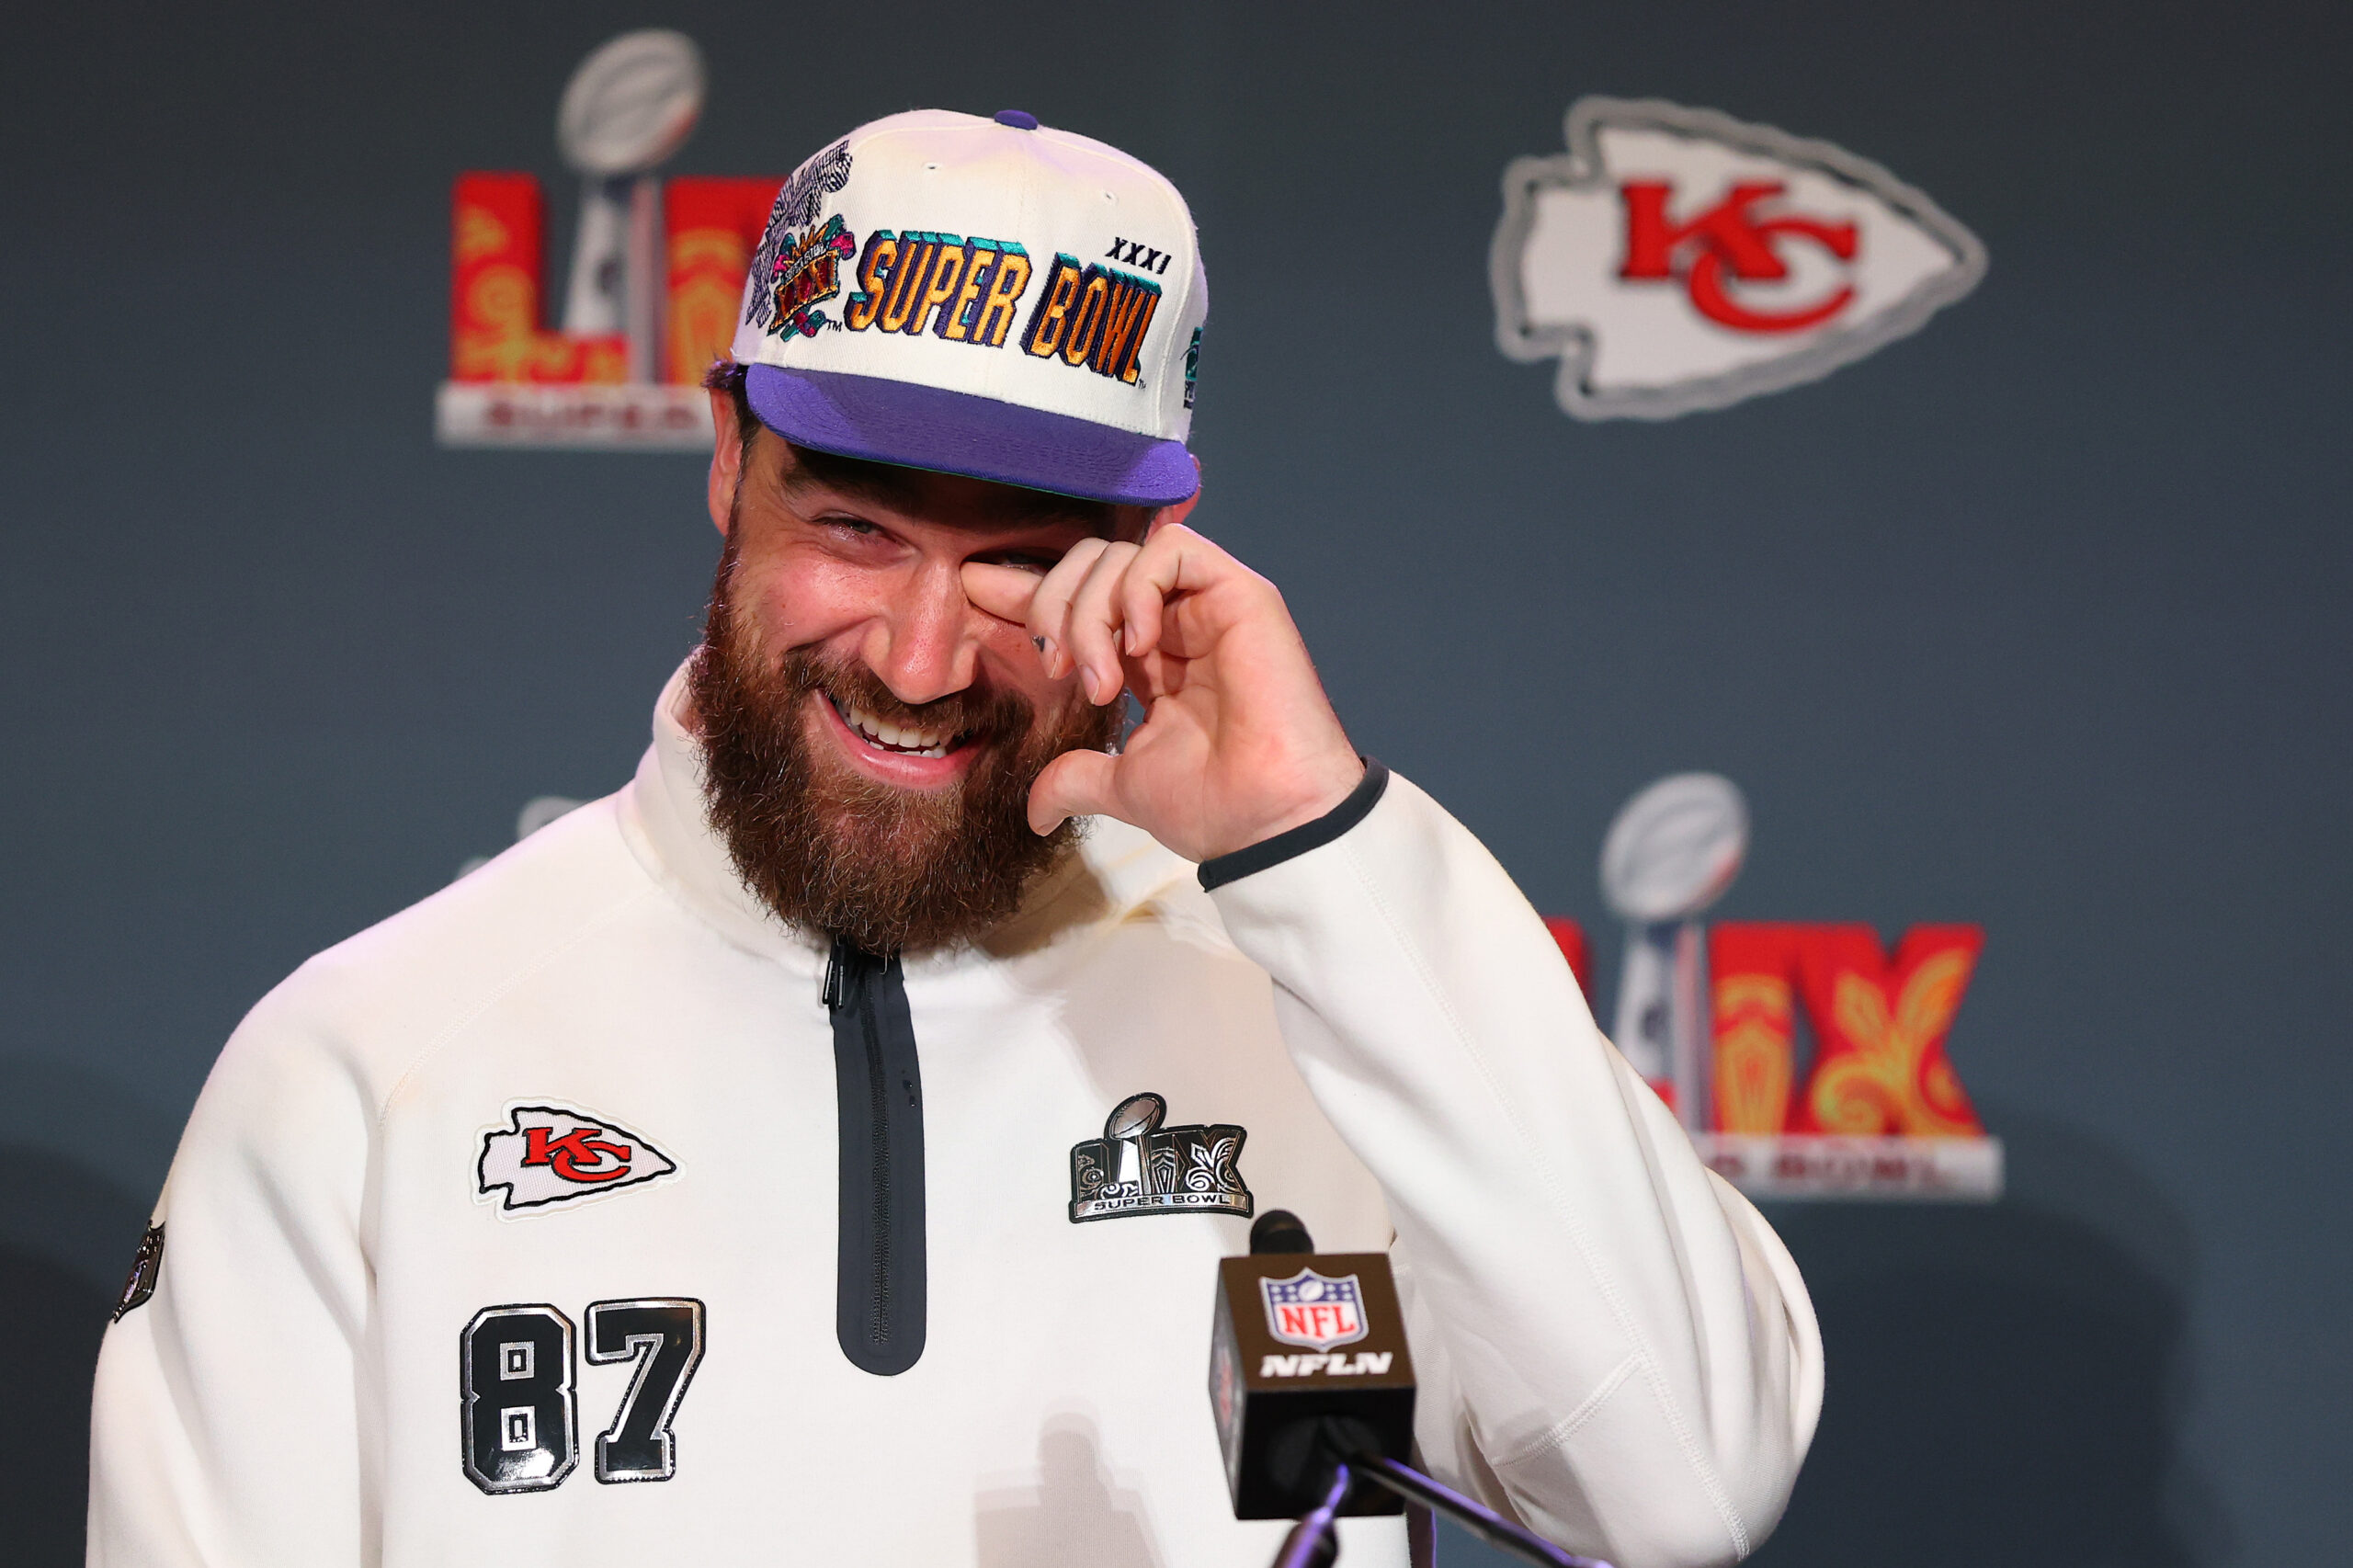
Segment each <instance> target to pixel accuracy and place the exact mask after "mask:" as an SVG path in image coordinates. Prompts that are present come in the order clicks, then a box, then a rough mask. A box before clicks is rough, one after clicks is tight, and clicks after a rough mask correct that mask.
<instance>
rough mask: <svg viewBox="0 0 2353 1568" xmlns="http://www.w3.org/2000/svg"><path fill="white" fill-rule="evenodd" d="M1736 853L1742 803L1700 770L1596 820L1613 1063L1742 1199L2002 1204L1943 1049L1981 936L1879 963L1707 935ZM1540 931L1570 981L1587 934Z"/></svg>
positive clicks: (1799, 929) (1800, 934)
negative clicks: (1645, 1086)
mask: <svg viewBox="0 0 2353 1568" xmlns="http://www.w3.org/2000/svg"><path fill="white" fill-rule="evenodd" d="M1747 848H1748V809H1747V806H1746V804H1745V801H1743V800H1742V798H1741V794H1740V791H1739V790H1737V789H1735V788H1734V787H1733V783H1732V781H1731V780H1730V779H1727V778H1721V777H1719V776H1717V775H1715V774H1711V773H1679V774H1676V775H1674V776H1672V777H1670V778H1662V779H1660V780H1659V781H1658V782H1656V783H1655V784H1653V785H1651V786H1650V787H1649V788H1648V789H1645V790H1642V791H1641V792H1639V793H1638V794H1636V795H1635V796H1634V798H1633V799H1631V801H1627V802H1626V804H1625V807H1624V808H1623V809H1622V810H1621V811H1620V812H1619V813H1618V817H1617V820H1616V821H1615V822H1613V823H1612V824H1610V827H1609V834H1608V839H1607V840H1606V841H1605V843H1604V844H1603V846H1602V851H1601V886H1602V893H1603V896H1604V897H1605V898H1607V899H1608V903H1609V906H1610V908H1611V910H1612V911H1613V912H1615V913H1616V914H1617V915H1619V917H1620V918H1621V919H1622V920H1624V921H1625V922H1626V948H1625V961H1624V966H1623V968H1622V969H1621V971H1620V977H1619V983H1618V1005H1617V1008H1616V1017H1615V1020H1614V1023H1613V1026H1612V1028H1611V1029H1610V1036H1611V1039H1612V1040H1614V1041H1615V1043H1616V1044H1617V1046H1618V1048H1619V1050H1620V1051H1621V1052H1623V1053H1624V1055H1625V1057H1626V1060H1627V1062H1629V1063H1630V1064H1631V1066H1632V1067H1633V1068H1634V1070H1635V1071H1636V1072H1638V1073H1640V1074H1642V1075H1643V1078H1644V1079H1645V1080H1646V1081H1648V1082H1649V1084H1650V1085H1651V1086H1652V1087H1653V1088H1654V1089H1655V1090H1656V1091H1657V1092H1658V1096H1659V1097H1660V1098H1661V1099H1663V1100H1665V1102H1666V1104H1667V1107H1668V1108H1670V1109H1671V1110H1673V1111H1674V1113H1675V1115H1676V1119H1677V1120H1679V1121H1680V1122H1682V1124H1683V1126H1684V1128H1685V1129H1686V1130H1687V1131H1688V1132H1689V1133H1690V1134H1691V1140H1692V1142H1694V1143H1695V1144H1697V1145H1698V1147H1699V1153H1700V1154H1701V1156H1702V1157H1703V1158H1705V1159H1706V1160H1707V1161H1708V1163H1709V1164H1710V1165H1711V1166H1712V1167H1713V1168H1714V1169H1715V1170H1716V1171H1717V1172H1718V1173H1719V1174H1720V1175H1722V1176H1724V1177H1725V1178H1726V1179H1728V1180H1730V1181H1731V1182H1733V1184H1734V1185H1735V1186H1737V1187H1740V1188H1741V1189H1742V1190H1743V1191H1745V1192H1747V1193H1749V1194H1750V1195H1751V1196H1753V1197H1758V1198H1911V1199H1966V1200H1984V1199H1993V1198H1997V1197H1999V1196H2000V1194H2001V1188H2002V1144H2001V1141H2000V1140H1999V1139H1996V1138H1993V1137H1990V1136H1988V1135H1987V1133H1986V1131H1985V1129H1984V1125H1983V1124H1982V1123H1980V1122H1979V1120H1978V1119H1977V1113H1976V1111H1975V1109H1974V1108H1972V1106H1971V1104H1970V1100H1969V1096H1968V1094H1967V1092H1966V1091H1965V1090H1964V1089H1963V1088H1962V1087H1961V1077H1960V1074H1958V1073H1957V1072H1956V1071H1955V1069H1954V1067H1953V1064H1952V1060H1951V1058H1950V1056H1949V1055H1948V1054H1947V1051H1946V1049H1945V1041H1946V1037H1947V1036H1948V1035H1949V1033H1950V1032H1951V1030H1952V1026H1953V1019H1954V1017H1955V1016H1956V1015H1957V1014H1958V1013H1959V1012H1960V1010H1961V997H1962V995H1963V994H1965V993H1966V992H1967V990H1968V988H1969V981H1970V976H1971V975H1972V973H1973V972H1974V971H1975V970H1976V966H1977V955H1978V952H1979V950H1980V949H1982V948H1983V947H1984V943H1985V933H1984V930H1983V929H1982V928H1980V927H1978V926H1913V927H1912V928H1911V929H1909V930H1908V931H1905V932H1904V935H1903V936H1902V937H1900V938H1899V939H1898V940H1897V941H1896V943H1895V945H1894V947H1893V949H1892V950H1891V949H1889V948H1887V947H1886V946H1884V945H1883V944H1882V943H1881V940H1880V937H1879V933H1878V932H1876V931H1875V930H1873V929H1872V928H1871V927H1870V926H1863V925H1856V924H1848V923H1836V924H1811V923H1809V924H1797V923H1790V922H1772V923H1750V922H1732V921H1722V922H1718V923H1716V924H1715V925H1713V926H1707V925H1703V924H1702V923H1701V921H1700V918H1699V917H1700V916H1701V915H1703V914H1705V913H1706V912H1707V911H1708V909H1709V908H1710V907H1711V906H1712V905H1713V904H1714V903H1715V902H1716V901H1717V900H1718V899H1720V898H1722V896H1723V895H1724V893H1725V892H1727V891H1728V890H1729V889H1730V888H1731V887H1732V884H1733V879H1734V878H1735V877H1737V876H1738V875H1739V872H1740V867H1741V862H1742V860H1743V859H1744V858H1745V856H1746V853H1747ZM1545 924H1546V926H1550V927H1551V928H1552V935H1553V939H1554V940H1555V941H1557V942H1558V943H1559V944H1560V947H1561V949H1562V951H1563V954H1564V955H1565V956H1566V957H1567V959H1568V960H1569V966H1570V968H1571V969H1572V970H1574V971H1575V972H1576V975H1577V979H1578V983H1580V984H1581V985H1582V984H1585V983H1586V973H1587V964H1586V943H1585V934H1584V932H1583V931H1582V930H1580V929H1579V928H1578V926H1577V925H1576V923H1575V922H1574V921H1573V920H1567V919H1562V918H1557V917H1550V918H1547V919H1546V921H1545Z"/></svg>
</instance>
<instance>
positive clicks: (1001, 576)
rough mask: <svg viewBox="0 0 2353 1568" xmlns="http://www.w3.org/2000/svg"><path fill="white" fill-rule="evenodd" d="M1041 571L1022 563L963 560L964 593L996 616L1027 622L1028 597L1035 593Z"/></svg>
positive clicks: (1041, 578) (1040, 581) (1035, 594)
mask: <svg viewBox="0 0 2353 1568" xmlns="http://www.w3.org/2000/svg"><path fill="white" fill-rule="evenodd" d="M1044 581H1045V577H1044V575H1043V574H1040V573H1038V572H1033V571H1030V570H1029V568H1027V567H1022V566H999V565H995V564H991V563H988V562H979V561H967V562H964V597H966V598H968V599H970V600H972V602H973V603H974V604H976V605H978V606H980V607H981V608H983V609H984V610H986V611H988V613H989V614H991V615H993V616H995V617H996V618H997V619H999V620H1011V621H1018V622H1021V623H1023V624H1027V623H1028V621H1029V601H1030V600H1031V599H1034V598H1036V597H1038V585H1040V583H1042V582H1044Z"/></svg>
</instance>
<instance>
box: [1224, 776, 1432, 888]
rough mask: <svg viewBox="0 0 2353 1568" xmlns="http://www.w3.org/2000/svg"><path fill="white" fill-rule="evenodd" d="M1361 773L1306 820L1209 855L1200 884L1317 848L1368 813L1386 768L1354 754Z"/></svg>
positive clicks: (1384, 783) (1382, 786)
mask: <svg viewBox="0 0 2353 1568" xmlns="http://www.w3.org/2000/svg"><path fill="white" fill-rule="evenodd" d="M1357 760H1358V764H1359V765H1360V766H1361V767H1362V768H1363V770H1364V772H1363V776H1362V777H1361V778H1358V780H1357V783H1356V787H1355V788H1354V789H1352V790H1349V791H1348V793H1347V796H1345V797H1344V798H1343V799H1342V800H1341V801H1340V802H1339V803H1338V804H1337V805H1336V806H1333V807H1332V808H1331V809H1329V810H1328V811H1325V812H1322V813H1320V814H1318V815H1316V816H1314V817H1312V818H1310V819H1309V820H1307V821H1305V822H1302V823H1300V824H1296V825H1294V826H1290V827H1287V828H1283V829H1281V830H1280V831H1278V832H1276V833H1273V834H1270V835H1267V836H1266V837H1264V838H1262V839H1260V840H1258V841H1257V842H1256V843H1255V844H1251V845H1247V846H1245V847H1243V848H1240V849H1236V850H1233V852H1231V853H1229V854H1224V855H1217V856H1212V857H1211V858H1209V859H1206V860H1203V861H1202V862H1201V867H1200V872H1199V875H1200V880H1201V886H1202V887H1203V888H1205V889H1208V890H1210V891H1212V892H1214V891H1215V890H1216V889H1218V888H1222V887H1223V886H1225V885H1226V884H1227V883H1228V882H1233V881H1240V880H1241V879H1242V878H1244V877H1247V876H1250V875H1253V874H1254V873H1256V872H1258V871H1264V870H1267V869H1269V868H1271V867H1275V866H1279V865H1281V864H1282V863H1283V862H1284V861H1286V860H1290V859H1295V858H1298V857H1300V856H1302V855H1304V854H1306V853H1307V852H1308V851H1309V850H1311V849H1320V848H1322V847H1323V846H1324V845H1326V844H1329V843H1331V842H1332V841H1333V840H1334V839H1336V838H1338V837H1339V836H1340V835H1342V834H1345V833H1347V831H1348V830H1349V829H1350V828H1352V827H1354V826H1356V825H1357V824H1358V823H1360V822H1362V821H1364V819H1365V818H1366V817H1368V816H1370V814H1371V813H1372V808H1373V807H1375V806H1377V805H1379V804H1380V803H1381V793H1382V791H1383V790H1387V789H1388V788H1389V769H1388V768H1387V767H1383V766H1382V765H1381V763H1379V762H1378V761H1376V760H1374V759H1373V758H1371V757H1369V756H1366V757H1358V759H1357Z"/></svg>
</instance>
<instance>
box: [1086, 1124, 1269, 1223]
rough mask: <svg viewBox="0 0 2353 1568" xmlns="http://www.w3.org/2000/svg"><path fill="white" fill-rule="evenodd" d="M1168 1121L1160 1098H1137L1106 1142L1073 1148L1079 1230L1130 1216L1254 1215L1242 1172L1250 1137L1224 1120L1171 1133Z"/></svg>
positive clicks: (1106, 1133) (1108, 1130)
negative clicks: (1088, 1223)
mask: <svg viewBox="0 0 2353 1568" xmlns="http://www.w3.org/2000/svg"><path fill="white" fill-rule="evenodd" d="M1167 1115H1168V1102H1167V1101H1166V1100H1164V1099H1162V1098H1161V1097H1160V1096H1158V1095H1131V1096H1128V1097H1127V1098H1126V1099H1124V1100H1121V1101H1120V1103H1119V1105H1118V1106H1116V1107H1115V1108H1113V1109H1112V1111H1111V1116H1110V1119H1108V1121H1106V1122H1105V1123H1104V1124H1103V1136H1102V1137H1100V1138H1090V1139H1088V1140H1087V1141H1086V1142H1084V1143H1080V1144H1078V1145H1076V1146H1075V1147H1074V1148H1073V1149H1072V1150H1071V1152H1070V1218H1071V1222H1072V1223H1073V1224H1079V1223H1082V1222H1084V1221H1088V1220H1116V1219H1120V1218H1122V1217H1124V1216H1127V1215H1131V1214H1198V1213H1210V1214H1239V1215H1240V1216H1242V1217H1243V1218H1244V1219H1245V1220H1246V1219H1248V1218H1249V1217H1250V1210H1251V1197H1250V1189H1249V1188H1248V1187H1245V1186H1244V1185H1243V1181H1242V1171H1241V1168H1240V1161H1241V1158H1242V1141H1243V1140H1244V1139H1245V1138H1246V1137H1248V1136H1249V1134H1248V1133H1246V1132H1245V1131H1243V1130H1242V1129H1241V1128H1239V1127H1235V1126H1233V1125H1231V1124H1229V1123H1222V1122H1212V1123H1210V1124H1207V1125H1204V1126H1196V1127H1163V1126H1161V1125H1160V1124H1161V1122H1162V1121H1163V1120H1164V1119H1165V1118H1166V1117H1167Z"/></svg>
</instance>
